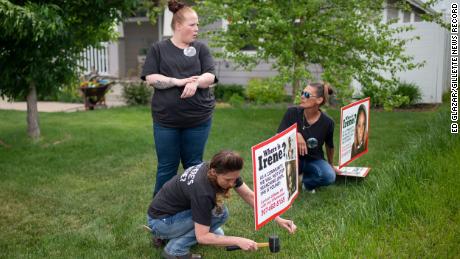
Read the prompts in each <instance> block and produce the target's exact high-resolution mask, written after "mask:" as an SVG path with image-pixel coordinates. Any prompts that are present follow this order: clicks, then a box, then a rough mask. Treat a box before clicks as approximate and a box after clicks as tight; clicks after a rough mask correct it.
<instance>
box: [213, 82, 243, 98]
mask: <svg viewBox="0 0 460 259" xmlns="http://www.w3.org/2000/svg"><path fill="white" fill-rule="evenodd" d="M234 94H237V95H239V96H241V97H243V98H244V96H245V95H244V87H243V86H242V85H237V84H229V85H224V84H218V85H216V87H215V88H214V96H215V98H216V100H218V101H223V102H228V101H229V100H230V98H231V97H232V96H233V95H234Z"/></svg>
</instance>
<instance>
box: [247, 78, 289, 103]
mask: <svg viewBox="0 0 460 259" xmlns="http://www.w3.org/2000/svg"><path fill="white" fill-rule="evenodd" d="M246 94H247V97H248V99H249V100H250V101H254V102H255V103H257V104H268V103H277V102H282V101H284V100H285V99H286V92H285V91H284V86H283V84H282V83H281V82H279V81H277V80H271V79H268V78H267V79H261V78H253V79H250V80H249V82H248V87H247V89H246Z"/></svg>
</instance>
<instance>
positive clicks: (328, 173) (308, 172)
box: [300, 159, 335, 190]
mask: <svg viewBox="0 0 460 259" xmlns="http://www.w3.org/2000/svg"><path fill="white" fill-rule="evenodd" d="M300 172H302V174H303V178H302V182H303V185H304V186H305V188H307V189H308V190H313V189H315V188H317V187H320V186H326V185H330V184H333V183H334V182H335V171H334V169H333V168H332V166H331V165H330V164H329V163H328V162H326V161H325V160H323V159H300Z"/></svg>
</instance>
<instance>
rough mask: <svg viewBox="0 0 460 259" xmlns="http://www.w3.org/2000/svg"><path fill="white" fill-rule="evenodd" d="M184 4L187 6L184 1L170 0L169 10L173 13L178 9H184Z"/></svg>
mask: <svg viewBox="0 0 460 259" xmlns="http://www.w3.org/2000/svg"><path fill="white" fill-rule="evenodd" d="M184 6H185V4H184V3H182V2H178V1H176V0H171V1H168V9H169V11H171V12H172V13H176V12H177V11H179V10H180V9H182V8H183V7H184Z"/></svg>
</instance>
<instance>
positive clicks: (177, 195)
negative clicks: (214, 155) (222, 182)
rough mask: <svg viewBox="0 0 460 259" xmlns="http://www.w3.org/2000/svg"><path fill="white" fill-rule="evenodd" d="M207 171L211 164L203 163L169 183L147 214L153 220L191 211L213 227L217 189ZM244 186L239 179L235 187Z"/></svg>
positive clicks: (156, 197)
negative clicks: (213, 210)
mask: <svg viewBox="0 0 460 259" xmlns="http://www.w3.org/2000/svg"><path fill="white" fill-rule="evenodd" d="M208 170H209V165H208V164H207V163H201V164H199V165H196V166H192V167H190V168H187V170H185V172H184V173H183V174H182V175H176V176H174V177H173V178H172V179H171V180H169V181H168V182H167V183H166V184H165V185H163V187H162V188H161V189H160V191H159V192H158V193H157V194H156V195H155V198H153V201H152V203H151V204H150V206H149V209H148V211H147V213H148V214H149V215H150V217H152V218H155V219H160V218H164V217H167V216H172V215H175V214H177V213H179V212H181V211H185V210H190V209H191V211H192V219H193V221H194V222H196V223H198V224H202V225H205V226H210V225H211V219H212V209H213V208H214V207H215V206H216V190H215V188H214V187H213V186H212V184H211V182H210V181H209V179H208ZM242 184H243V181H242V179H241V178H238V179H237V181H236V184H235V188H238V187H240V186H241V185H242Z"/></svg>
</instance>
